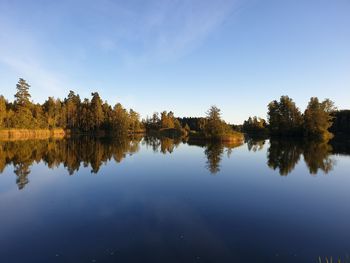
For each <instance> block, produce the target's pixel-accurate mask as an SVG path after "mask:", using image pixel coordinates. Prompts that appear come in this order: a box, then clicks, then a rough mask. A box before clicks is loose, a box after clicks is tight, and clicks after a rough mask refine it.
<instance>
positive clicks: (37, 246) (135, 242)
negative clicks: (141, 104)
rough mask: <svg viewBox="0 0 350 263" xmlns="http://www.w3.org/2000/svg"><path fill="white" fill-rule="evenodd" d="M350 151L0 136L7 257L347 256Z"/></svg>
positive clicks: (0, 228) (28, 261)
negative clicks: (18, 139)
mask: <svg viewBox="0 0 350 263" xmlns="http://www.w3.org/2000/svg"><path fill="white" fill-rule="evenodd" d="M349 152H350V147H348V146H347V145H345V144H343V143H337V144H334V145H333V146H331V145H329V144H325V143H324V144H316V143H299V142H292V141H271V142H269V141H249V142H248V143H245V144H243V145H241V146H238V147H233V146H224V145H218V144H211V145H193V144H191V143H190V144H188V143H185V142H182V141H181V140H178V141H173V140H170V139H163V140H158V139H151V138H148V139H141V138H139V139H135V140H133V141H128V140H113V141H107V140H88V139H84V140H69V141H66V140H61V141H24V142H6V143H5V142H0V262H4V263H14V262H16V263H17V262H18V263H22V262H23V263H24V262H25V263H32V262H33V263H41V262H53V263H55V262H65V263H66V262H72V263H73V262H74V263H76V262H319V257H320V259H321V260H322V262H326V261H325V258H326V257H328V258H329V257H330V256H332V257H333V260H334V259H335V258H338V257H339V258H341V262H350V260H349V255H350V156H349V155H348V153H349Z"/></svg>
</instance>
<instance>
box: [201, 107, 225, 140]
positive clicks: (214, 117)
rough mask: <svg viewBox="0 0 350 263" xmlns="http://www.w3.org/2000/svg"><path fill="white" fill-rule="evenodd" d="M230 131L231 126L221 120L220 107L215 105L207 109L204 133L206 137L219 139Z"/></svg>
mask: <svg viewBox="0 0 350 263" xmlns="http://www.w3.org/2000/svg"><path fill="white" fill-rule="evenodd" d="M230 132H231V128H230V127H229V126H228V125H227V124H226V123H225V122H224V121H222V120H221V113H220V109H219V108H218V107H216V106H211V107H210V109H209V110H208V111H207V121H206V124H205V127H204V135H205V136H206V137H208V138H213V139H219V138H221V137H222V136H223V135H225V134H228V133H230Z"/></svg>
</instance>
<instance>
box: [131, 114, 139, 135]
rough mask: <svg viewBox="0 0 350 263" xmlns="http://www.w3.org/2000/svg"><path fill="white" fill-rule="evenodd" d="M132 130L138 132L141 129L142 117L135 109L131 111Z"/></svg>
mask: <svg viewBox="0 0 350 263" xmlns="http://www.w3.org/2000/svg"><path fill="white" fill-rule="evenodd" d="M129 118H130V130H131V131H132V132H136V131H138V130H139V129H140V115H139V114H138V113H137V112H136V111H134V110H133V109H130V110H129Z"/></svg>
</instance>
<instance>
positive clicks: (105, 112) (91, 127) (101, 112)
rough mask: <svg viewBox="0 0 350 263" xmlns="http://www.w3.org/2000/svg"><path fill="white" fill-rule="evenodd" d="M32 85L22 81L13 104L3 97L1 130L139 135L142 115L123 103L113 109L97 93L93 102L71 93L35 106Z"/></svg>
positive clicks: (1, 98)
mask: <svg viewBox="0 0 350 263" xmlns="http://www.w3.org/2000/svg"><path fill="white" fill-rule="evenodd" d="M29 88H30V85H29V84H28V83H27V82H26V81H25V80H24V79H22V78H20V79H19V81H18V83H17V85H16V89H17V92H16V94H15V100H14V101H13V102H9V101H7V100H6V99H5V98H4V97H3V96H0V128H2V129H11V128H17V129H54V128H63V129H70V130H74V131H80V132H87V131H98V130H104V131H111V132H114V133H117V134H118V135H125V134H127V133H129V132H137V131H138V130H140V129H141V128H142V127H141V126H142V124H141V121H140V115H139V114H138V113H137V112H135V111H134V110H132V109H130V110H127V109H125V108H124V107H123V106H122V105H121V104H120V103H117V104H115V105H114V106H113V107H112V106H111V105H109V104H108V103H107V102H106V101H105V102H103V100H102V99H101V97H100V95H99V94H98V92H93V93H91V100H90V99H87V98H85V99H83V100H82V99H81V98H80V96H79V95H78V94H75V92H74V91H70V92H69V94H68V96H67V97H66V98H65V99H64V100H60V99H55V98H53V97H49V98H48V99H47V100H46V101H45V102H44V103H43V104H39V103H36V104H35V103H33V102H32V101H31V99H30V98H31V95H30V93H29Z"/></svg>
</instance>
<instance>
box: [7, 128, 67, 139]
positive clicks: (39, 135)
mask: <svg viewBox="0 0 350 263" xmlns="http://www.w3.org/2000/svg"><path fill="white" fill-rule="evenodd" d="M67 133H68V131H65V130H63V129H51V130H49V129H35V130H29V129H4V130H0V140H27V139H48V138H63V137H65V136H66V135H67Z"/></svg>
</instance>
